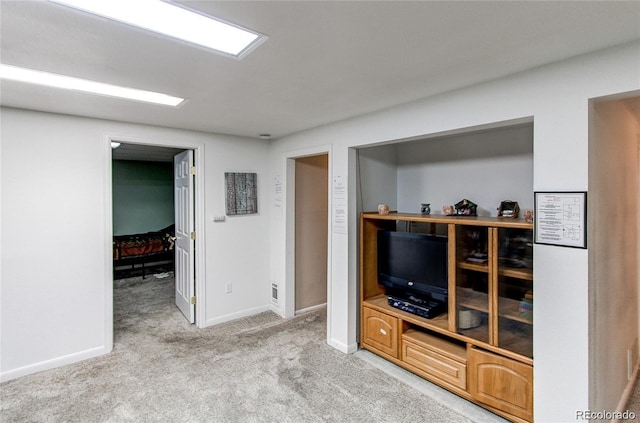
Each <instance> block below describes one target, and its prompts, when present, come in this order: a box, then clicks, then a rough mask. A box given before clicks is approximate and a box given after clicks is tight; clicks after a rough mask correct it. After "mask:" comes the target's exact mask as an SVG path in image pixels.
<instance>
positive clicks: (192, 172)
mask: <svg viewBox="0 0 640 423" xmlns="http://www.w3.org/2000/svg"><path fill="white" fill-rule="evenodd" d="M190 172H191V174H192V175H195V174H196V167H195V166H191V170H190Z"/></svg>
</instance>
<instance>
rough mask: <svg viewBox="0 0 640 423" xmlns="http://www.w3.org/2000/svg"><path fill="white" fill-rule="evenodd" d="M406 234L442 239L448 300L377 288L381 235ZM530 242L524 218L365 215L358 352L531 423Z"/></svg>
mask: <svg viewBox="0 0 640 423" xmlns="http://www.w3.org/2000/svg"><path fill="white" fill-rule="evenodd" d="M409 230H410V231H412V232H419V233H426V234H428V235H435V236H446V237H447V239H448V241H447V266H448V267H447V269H448V271H447V290H446V291H447V295H446V297H443V298H442V299H440V298H433V297H430V296H428V295H426V296H425V297H423V298H421V296H420V294H414V291H410V290H403V289H389V288H390V287H389V286H387V285H385V284H384V283H380V282H379V271H378V258H379V255H380V254H384V248H382V249H380V248H379V244H378V232H380V231H387V232H389V231H397V232H402V231H409ZM532 239H533V225H532V224H531V223H528V222H525V221H524V220H520V219H513V218H508V219H505V218H491V217H463V216H458V217H455V218H452V217H450V216H439V215H429V216H427V215H421V214H409V213H390V214H388V215H380V214H378V213H363V214H362V215H361V217H360V296H361V297H360V298H361V302H360V313H361V314H360V347H361V348H364V349H366V350H368V351H370V352H372V353H374V354H377V355H379V356H381V357H383V358H385V359H387V360H389V361H390V362H392V363H394V364H397V365H398V366H400V367H403V368H405V369H407V370H409V371H411V372H413V373H415V374H417V375H418V376H421V377H423V378H425V379H427V380H429V381H431V382H433V383H435V384H437V385H439V386H441V387H443V388H445V389H447V390H449V391H451V392H453V393H455V394H456V395H459V396H460V397H462V398H465V399H467V400H469V401H471V402H473V403H475V404H477V405H479V406H482V407H484V408H486V409H488V410H491V411H492V412H494V413H496V414H498V415H500V416H502V417H504V418H506V419H508V420H510V421H512V422H516V423H526V422H533V420H534V419H533V366H534V361H533V314H532V308H533V298H534V290H533V247H532V245H533V241H532ZM478 252H480V253H483V254H486V256H479V255H478ZM512 257H516V258H517V259H518V261H513V260H505V259H504V258H512ZM383 259H384V257H383ZM412 297H413V298H412ZM445 299H446V300H445ZM442 300H445V301H442ZM429 301H435V302H440V303H441V304H442V308H441V309H440V310H438V306H436V307H435V310H434V309H433V308H431V309H430V308H429ZM425 302H426V304H425ZM425 306H426V307H425ZM425 309H426V310H425Z"/></svg>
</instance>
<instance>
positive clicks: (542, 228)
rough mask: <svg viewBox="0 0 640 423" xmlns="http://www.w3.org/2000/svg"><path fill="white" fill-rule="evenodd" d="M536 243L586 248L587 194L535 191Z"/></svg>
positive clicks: (581, 192) (583, 192) (579, 192)
mask: <svg viewBox="0 0 640 423" xmlns="http://www.w3.org/2000/svg"><path fill="white" fill-rule="evenodd" d="M534 195H535V198H534V204H535V226H534V231H535V236H534V242H535V243H536V244H548V245H559V246H562V247H574V248H587V193H586V191H576V192H535V193H534Z"/></svg>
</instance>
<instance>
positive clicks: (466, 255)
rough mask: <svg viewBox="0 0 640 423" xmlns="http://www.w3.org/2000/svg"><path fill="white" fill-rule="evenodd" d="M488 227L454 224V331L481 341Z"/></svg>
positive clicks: (485, 322) (485, 332) (485, 338)
mask: <svg viewBox="0 0 640 423" xmlns="http://www.w3.org/2000/svg"><path fill="white" fill-rule="evenodd" d="M489 243H490V239H489V228H487V227H484V226H471V225H457V226H456V308H455V312H456V316H455V319H456V331H457V332H458V333H460V334H462V335H465V336H469V337H471V338H474V339H477V340H479V341H482V342H487V343H488V342H490V338H489V336H490V335H489V334H490V331H489V286H490V284H489V282H490V279H489V276H490V274H489V269H490V266H489V258H490V245H489Z"/></svg>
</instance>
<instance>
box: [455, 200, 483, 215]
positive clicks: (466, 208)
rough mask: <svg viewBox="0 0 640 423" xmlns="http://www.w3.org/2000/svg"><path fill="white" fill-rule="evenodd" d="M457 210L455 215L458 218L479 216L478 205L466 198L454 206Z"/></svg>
mask: <svg viewBox="0 0 640 423" xmlns="http://www.w3.org/2000/svg"><path fill="white" fill-rule="evenodd" d="M454 207H455V208H456V212H455V214H456V215H457V216H477V215H478V213H477V212H476V210H477V208H478V205H477V204H476V203H474V202H473V201H470V200H467V199H466V198H465V199H463V200H460V201H458V202H457V203H456V205H455V206H454Z"/></svg>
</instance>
